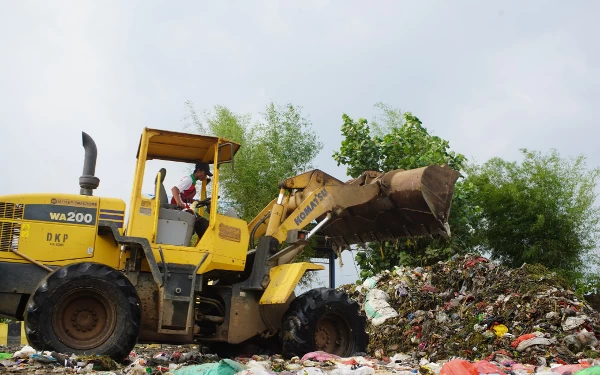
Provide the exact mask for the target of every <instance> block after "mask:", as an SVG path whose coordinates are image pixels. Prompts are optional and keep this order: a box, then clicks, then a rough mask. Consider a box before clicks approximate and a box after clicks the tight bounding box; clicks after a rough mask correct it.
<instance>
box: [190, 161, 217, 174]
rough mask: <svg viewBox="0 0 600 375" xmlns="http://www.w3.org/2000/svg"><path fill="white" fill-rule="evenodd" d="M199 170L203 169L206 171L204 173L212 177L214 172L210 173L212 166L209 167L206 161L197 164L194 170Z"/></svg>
mask: <svg viewBox="0 0 600 375" xmlns="http://www.w3.org/2000/svg"><path fill="white" fill-rule="evenodd" d="M197 170H201V171H204V173H206V174H207V175H208V176H211V177H212V175H213V174H212V173H210V168H209V167H208V164H206V163H198V164H196V168H195V169H194V172H195V171H197Z"/></svg>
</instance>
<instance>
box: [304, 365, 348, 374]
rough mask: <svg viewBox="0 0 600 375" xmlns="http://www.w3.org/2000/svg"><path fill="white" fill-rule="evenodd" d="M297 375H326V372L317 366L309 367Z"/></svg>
mask: <svg viewBox="0 0 600 375" xmlns="http://www.w3.org/2000/svg"><path fill="white" fill-rule="evenodd" d="M296 375H325V372H323V370H321V369H320V368H317V367H307V368H303V369H301V370H298V371H297V372H296ZM340 375H341V374H340Z"/></svg>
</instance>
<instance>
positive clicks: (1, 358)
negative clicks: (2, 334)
mask: <svg viewBox="0 0 600 375" xmlns="http://www.w3.org/2000/svg"><path fill="white" fill-rule="evenodd" d="M11 357H12V354H10V353H0V361H1V360H3V359H8V358H11Z"/></svg>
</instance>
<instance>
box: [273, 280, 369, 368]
mask: <svg viewBox="0 0 600 375" xmlns="http://www.w3.org/2000/svg"><path fill="white" fill-rule="evenodd" d="M282 323H283V329H282V334H281V341H282V349H283V350H282V354H283V355H284V356H285V357H287V358H291V357H293V356H299V357H302V356H303V355H304V354H306V353H308V352H312V351H317V350H321V351H325V352H328V353H331V354H336V355H338V356H341V357H348V356H351V355H353V354H355V353H359V352H366V348H367V343H368V335H367V333H366V331H365V326H366V317H365V316H364V315H361V313H360V307H359V305H358V303H357V302H354V301H351V300H350V299H349V298H348V295H347V294H346V293H344V292H342V291H339V290H336V289H330V288H317V289H313V290H309V291H308V292H306V293H304V294H301V295H299V296H298V297H296V299H295V300H294V301H292V303H291V304H290V306H289V307H288V310H287V311H286V313H285V314H284V316H283V322H282Z"/></svg>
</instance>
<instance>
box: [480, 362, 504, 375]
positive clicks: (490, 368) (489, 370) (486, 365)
mask: <svg viewBox="0 0 600 375" xmlns="http://www.w3.org/2000/svg"><path fill="white" fill-rule="evenodd" d="M474 365H475V368H476V369H477V371H478V372H479V373H480V374H500V375H506V373H505V372H504V371H502V370H500V368H499V367H498V366H496V365H495V364H493V363H491V362H488V361H477V362H475V363H474Z"/></svg>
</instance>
